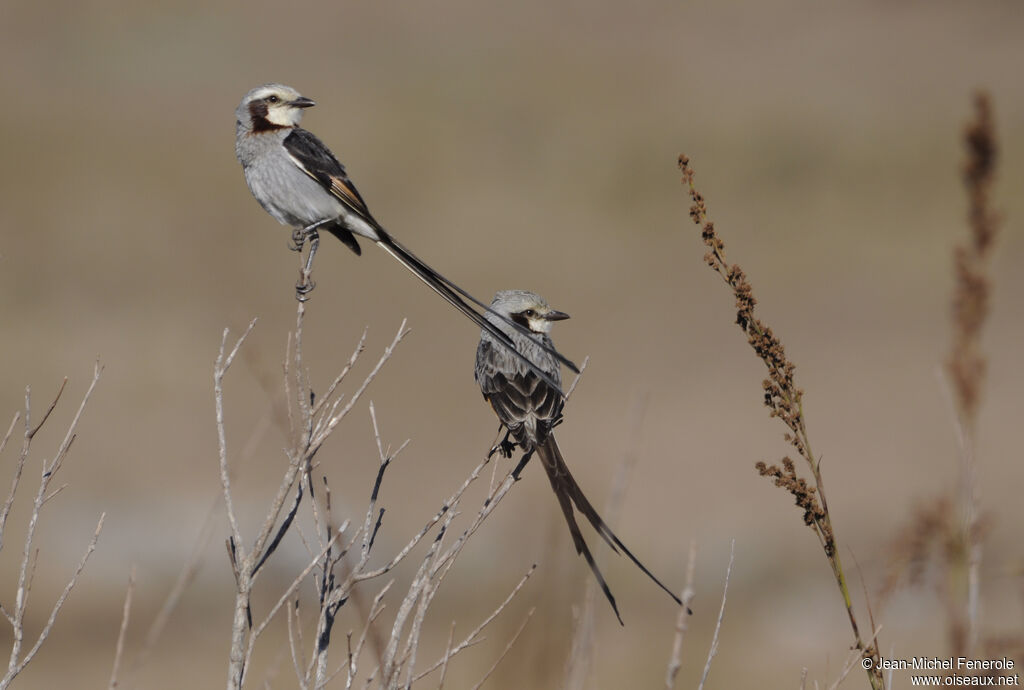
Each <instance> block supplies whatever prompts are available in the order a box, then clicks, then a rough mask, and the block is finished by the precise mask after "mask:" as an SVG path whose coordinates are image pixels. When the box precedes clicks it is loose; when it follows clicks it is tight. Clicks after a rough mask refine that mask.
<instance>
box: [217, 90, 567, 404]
mask: <svg viewBox="0 0 1024 690" xmlns="http://www.w3.org/2000/svg"><path fill="white" fill-rule="evenodd" d="M314 105H315V103H314V102H313V101H312V100H310V99H309V98H306V97H305V96H302V95H301V94H299V92H298V91H296V90H295V89H293V88H291V87H288V86H284V85H282V84H266V85H264V86H259V87H257V88H255V89H253V90H251V91H250V92H249V93H247V94H246V95H245V97H244V98H243V99H242V102H241V103H240V104H239V105H238V108H237V109H236V110H235V118H236V121H237V124H236V130H235V155H236V156H237V157H238V160H239V162H240V163H241V164H242V169H243V171H244V172H245V181H246V182H247V183H248V185H249V190H250V191H252V194H253V196H254V197H256V200H257V201H258V202H260V205H261V206H262V207H263V208H264V209H265V210H266V211H267V213H269V214H270V215H271V216H273V217H274V218H276V219H277V220H278V222H280V223H281V224H283V225H287V226H290V227H291V228H292V242H293V243H294V247H293V248H294V249H296V250H298V251H301V250H302V247H303V245H304V244H305V243H306V241H307V240H308V241H309V256H308V257H307V259H306V264H305V269H304V271H303V274H302V279H301V280H300V281H299V283H298V285H296V288H295V290H296V294H297V297H298V298H299V299H300V300H304V299H306V296H307V295H308V293H309V292H310V291H311V290H312V289H313V287H314V283H313V281H312V279H310V274H311V273H312V269H313V257H314V256H315V254H316V251H317V248H318V247H319V245H320V234H319V231H320V230H326V231H327V232H329V233H331V234H332V235H334V236H335V237H337V238H338V239H339V240H341V241H342V242H343V243H344V244H345V246H347V247H348V248H349V249H351V250H352V251H353V252H355V253H356V254H357V255H358V254H360V253H361V250H360V248H359V242H358V241H357V240H356V237H357V236H359V237H364V238H366V239H368V240H370V241H371V242H374V243H375V244H376V245H377V246H378V247H380V248H381V249H383V250H384V251H386V252H387V253H388V254H390V255H391V256H393V257H394V258H395V259H397V260H398V262H399V263H401V264H402V265H403V266H405V267H406V268H407V269H408V270H409V271H411V272H412V273H413V274H414V275H415V276H416V277H417V278H419V279H420V280H422V281H423V282H424V283H425V284H426V285H427V286H428V287H429V288H430V289H431V290H433V291H434V292H436V293H437V294H439V295H440V296H441V297H442V298H444V300H445V301H447V302H448V303H449V304H450V305H452V306H453V307H455V308H456V309H457V310H459V311H460V312H462V313H463V314H464V315H465V316H467V317H468V318H469V319H470V320H472V321H473V322H474V323H475V324H477V325H478V326H480V327H481V328H483V329H484V330H486V331H488V332H489V333H490V334H491V336H492V338H494V339H495V340H496V341H497V342H498V343H500V344H501V346H502V347H504V348H507V349H513V345H512V341H511V340H510V339H509V337H508V336H507V335H506V334H505V332H503V331H502V330H500V329H498V328H497V327H496V326H495V325H494V324H493V323H491V322H490V321H488V320H485V319H484V317H483V316H482V315H481V314H480V312H478V311H477V310H476V309H474V308H473V307H471V306H470V305H469V304H467V303H466V301H465V300H469V301H470V302H473V303H475V304H476V305H478V306H479V307H481V308H483V309H486V305H484V304H483V303H482V302H480V301H479V300H477V299H475V298H474V297H473V296H472V295H470V294H469V293H467V292H466V291H465V290H463V289H462V288H460V287H459V286H457V285H455V284H454V283H452V282H451V281H450V280H448V279H447V278H445V277H444V276H442V275H441V274H440V273H438V272H437V271H435V270H434V269H433V268H431V267H430V266H428V265H427V264H426V263H424V262H423V261H422V260H420V259H419V258H418V257H416V256H415V255H414V254H413V253H412V252H410V251H409V250H408V249H406V248H405V247H404V246H402V245H401V244H400V243H399V242H398V241H397V240H395V238H393V237H392V236H391V235H390V234H389V233H388V232H387V231H386V230H384V228H383V227H381V225H380V223H378V222H377V221H376V219H374V217H373V215H371V214H370V210H369V208H367V206H366V202H365V201H363V197H362V196H361V195H360V194H359V191H358V190H357V189H356V187H355V185H354V184H353V183H352V181H351V180H350V179H349V177H348V175H347V174H346V172H345V166H343V165H342V164H341V163H340V162H338V159H337V158H335V156H334V154H333V153H331V151H330V149H328V148H327V146H325V145H324V143H323V142H322V141H320V140H319V139H318V138H317V137H316V136H314V135H313V134H312V133H310V132H308V131H306V130H304V129H302V128H301V127H299V122H300V120H301V119H302V114H303V112H304V111H305V109H306V108H311V107H313V106H314ZM499 322H500V320H499ZM527 340H529V338H527ZM533 349H534V350H537V351H541V352H546V354H548V355H549V356H553V357H555V358H557V359H558V361H561V362H562V363H564V364H566V366H569V367H570V368H572V369H573V370H574V371H578V370H577V369H576V366H575V365H574V364H573V363H572V362H570V361H569V360H568V359H566V358H565V357H563V356H562V355H560V354H558V353H557V352H555V351H554V350H553V349H552V348H550V347H548V348H545V347H544V346H542V345H538V344H536V343H535V344H534V347H533ZM512 356H513V357H515V358H516V359H518V360H519V361H520V362H522V363H523V364H524V365H525V366H527V367H528V368H529V369H530V370H532V371H534V372H535V373H537V374H542V372H540V370H539V369H538V368H537V366H536V365H535V364H534V363H532V362H528V361H524V360H523V356H522V355H521V354H520V353H517V352H513V353H512ZM548 383H549V384H553V383H555V382H553V381H548ZM556 387H557V386H556Z"/></svg>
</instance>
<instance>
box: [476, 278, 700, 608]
mask: <svg viewBox="0 0 1024 690" xmlns="http://www.w3.org/2000/svg"><path fill="white" fill-rule="evenodd" d="M485 317H486V318H487V320H488V321H490V322H491V324H492V325H494V326H496V327H497V328H500V329H501V330H502V331H504V333H505V335H507V336H508V337H509V338H510V339H511V340H512V342H513V343H515V345H516V347H517V348H518V350H519V352H521V353H523V354H524V355H525V356H526V358H527V359H529V360H530V361H531V362H534V363H535V364H536V365H537V367H538V368H540V369H541V370H542V371H543V372H544V373H545V374H546V375H547V376H546V377H543V378H542V377H539V376H538V375H537V374H536V372H534V371H533V370H532V369H530V368H529V367H526V366H524V365H523V363H522V361H521V360H519V359H517V358H515V357H511V356H509V354H508V351H507V350H506V348H504V347H502V346H501V345H500V344H499V343H498V341H496V339H495V338H494V336H493V335H492V334H491V331H490V329H486V330H484V331H482V332H481V333H480V344H479V346H478V347H477V350H476V372H475V375H476V382H477V383H478V384H479V385H480V391H481V392H482V393H483V394H484V398H485V399H486V400H487V402H489V403H490V404H491V407H492V408H494V412H495V414H497V415H498V419H499V420H500V421H501V423H502V424H503V425H504V426H505V428H506V429H507V430H508V433H507V434H506V437H505V438H506V440H505V441H504V442H502V444H501V446H500V447H501V448H502V450H503V452H504V453H505V454H506V455H511V451H512V449H513V448H514V447H515V446H517V445H518V446H519V447H520V448H521V449H522V451H523V458H522V460H521V461H520V462H519V466H518V467H516V469H515V472H514V473H513V474H514V476H515V477H516V478H517V479H518V477H519V473H520V472H521V471H522V470H523V468H524V467H525V466H526V463H527V462H528V461H529V460H530V458H531V457H532V456H533V454H534V453H536V454H537V455H538V456H539V457H540V459H541V462H542V463H543V465H544V471H545V472H547V475H548V479H549V480H550V482H551V488H552V489H553V490H554V492H555V497H556V498H557V499H558V504H559V506H560V507H561V509H562V514H563V515H564V516H565V521H566V522H567V523H568V525H569V532H570V533H571V534H572V541H573V544H574V545H575V546H576V552H577V553H579V554H582V555H583V558H585V559H586V561H587V564H588V565H589V566H590V569H591V570H592V571H593V573H594V577H596V578H597V582H598V584H600V585H601V589H602V590H603V591H604V595H605V596H606V597H607V598H608V602H609V603H610V604H611V605H612V609H613V610H614V611H615V617H616V618H618V619H619V623H622V616H620V615H619V607H618V605H617V604H616V603H615V597H614V596H612V592H611V590H610V589H609V588H608V583H607V582H605V579H604V576H602V575H601V571H600V570H599V569H598V567H597V563H595V562H594V556H593V555H592V554H591V553H590V549H589V548H588V547H587V543H586V541H584V539H583V534H582V533H581V532H580V527H579V525H578V524H577V523H576V515H575V512H574V510H573V506H575V510H576V511H579V512H580V513H582V514H583V516H584V517H585V518H587V520H588V521H589V522H590V524H591V525H592V526H593V527H594V529H595V530H597V533H598V534H600V535H601V537H603V538H604V540H605V541H606V542H608V545H609V546H610V547H611V548H612V550H613V551H615V552H616V553H618V552H619V551H620V550H621V551H622V553H624V554H626V556H628V557H629V559H630V560H632V561H633V563H635V564H636V565H637V567H639V568H640V570H642V571H643V572H644V573H646V574H647V576H648V577H649V578H651V579H652V580H653V581H654V582H655V583H656V584H657V585H658V586H659V587H661V588H662V589H663V590H665V591H666V592H667V593H668V595H669V596H670V597H672V598H673V599H674V600H675V601H676V603H677V604H681V603H682V602H681V601H680V600H679V597H677V596H676V595H675V594H673V593H672V591H671V590H670V589H669V588H668V587H666V586H665V585H663V584H662V583H661V581H660V580H659V579H658V578H656V577H655V576H654V575H653V574H652V573H651V571H650V570H648V569H647V568H646V567H645V566H644V564H643V563H641V562H640V561H639V560H637V558H636V556H634V555H633V553H632V552H631V551H630V550H629V549H627V548H626V546H625V545H624V544H623V543H622V542H621V541H619V538H618V537H616V536H615V533H614V532H612V530H611V528H610V527H608V525H607V524H605V522H604V520H602V519H601V516H600V515H598V514H597V511H596V510H595V509H594V506H593V505H591V503H590V501H589V500H587V497H586V496H585V495H584V494H583V490H582V489H581V488H580V486H579V484H577V483H576V480H575V479H574V478H573V476H572V473H571V472H569V468H568V466H566V464H565V460H564V459H563V458H562V452H561V451H560V450H559V449H558V444H557V443H556V442H555V437H554V434H553V433H552V430H553V428H554V427H555V426H556V425H557V424H558V423H559V422H560V421H561V417H562V407H563V405H564V402H565V399H564V397H563V396H562V395H561V393H560V389H561V383H562V374H561V368H560V366H559V364H558V360H556V359H555V358H554V357H553V356H551V354H550V353H549V349H550V350H553V348H554V345H553V344H552V342H551V336H550V335H548V334H549V333H550V331H551V325H552V324H553V323H554V322H555V321H562V320H564V319H567V318H569V315H568V314H566V313H564V312H560V311H556V310H554V309H552V308H551V307H549V306H548V303H547V302H545V301H544V299H543V298H542V297H540V296H539V295H535V294H534V293H532V292H527V291H525V290H505V291H502V292H499V293H498V294H497V295H495V297H494V301H493V302H491V308H490V310H489V311H488V312H487V313H486V314H485ZM498 317H504V319H501V318H498ZM506 320H508V321H511V322H512V323H515V324H516V325H518V326H521V327H522V328H523V329H525V330H527V331H529V332H530V334H531V337H527V336H525V335H523V334H522V333H521V332H520V331H519V330H518V329H514V328H510V327H509V326H508V325H507V323H506ZM537 341H540V343H542V344H543V345H546V346H548V348H547V349H545V348H542V347H540V346H538V344H537ZM549 381H553V382H554V386H552V385H551V383H550V382H549ZM509 436H511V438H512V439H514V441H515V442H514V443H512V442H510V441H509V440H508V439H509ZM492 452H493V451H492Z"/></svg>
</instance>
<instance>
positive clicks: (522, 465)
mask: <svg viewBox="0 0 1024 690" xmlns="http://www.w3.org/2000/svg"><path fill="white" fill-rule="evenodd" d="M513 447H514V446H513ZM532 457H533V451H532V450H530V451H527V452H525V453H523V459H522V460H520V461H519V464H518V465H516V468H515V469H514V470H512V479H514V480H515V481H517V482H518V481H519V475H520V474H522V473H523V469H524V468H525V467H526V463H528V462H530V458H532Z"/></svg>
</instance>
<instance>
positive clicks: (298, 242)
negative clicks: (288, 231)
mask: <svg viewBox="0 0 1024 690" xmlns="http://www.w3.org/2000/svg"><path fill="white" fill-rule="evenodd" d="M304 246H306V231H305V230H304V229H302V228H298V229H296V230H292V240H291V242H289V243H288V248H289V249H291V250H292V251H293V252H301V251H302V248H303V247H304Z"/></svg>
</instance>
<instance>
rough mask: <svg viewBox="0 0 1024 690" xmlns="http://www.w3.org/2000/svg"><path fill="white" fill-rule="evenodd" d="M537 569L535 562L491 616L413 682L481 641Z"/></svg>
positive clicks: (420, 673) (419, 674) (414, 680)
mask: <svg viewBox="0 0 1024 690" xmlns="http://www.w3.org/2000/svg"><path fill="white" fill-rule="evenodd" d="M536 570H537V564H536V563H534V564H533V565H531V566H530V569H529V570H527V571H526V574H525V575H523V577H522V578H521V579H520V580H519V582H518V583H517V584H516V586H515V587H513V588H512V591H511V592H509V595H508V596H507V597H505V600H504V601H503V602H501V604H499V605H498V608H496V609H494V611H492V612H491V614H490V615H489V616H487V618H485V619H484V620H483V622H481V623H480V625H478V626H476V627H475V628H474V629H473V631H472V632H470V633H469V635H467V636H466V637H465V638H464V639H463V640H462V642H460V643H459V644H457V645H455V646H454V647H451V648H450V649H448V650H446V651H445V655H444V657H442V658H441V659H438V660H437V661H436V662H434V663H433V664H431V665H430V666H429V667H427V668H426V669H424V670H423V671H420V672H419V673H418V674H417V675H416V677H415V678H413V682H416V681H418V680H420V679H422V678H424V677H425V676H427V675H429V674H430V673H433V672H434V671H435V670H437V669H438V668H440V667H441V665H442V664H444V663H447V662H446V659H450V658H451V657H454V656H455V655H456V654H458V653H459V652H461V651H462V650H464V649H466V648H467V647H472V646H473V645H475V644H477V643H478V642H480V639H479V637H480V633H481V632H483V630H484V628H486V627H487V626H488V625H490V624H491V622H492V621H493V620H494V619H495V618H497V617H498V615H499V614H500V613H501V612H502V611H504V610H505V607H507V606H508V605H509V603H510V602H511V601H512V600H513V599H514V598H515V596H516V595H517V594H519V591H520V590H521V589H522V588H523V585H525V584H526V581H527V580H529V579H530V576H531V575H533V573H534V571H536ZM531 615H532V614H531Z"/></svg>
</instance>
